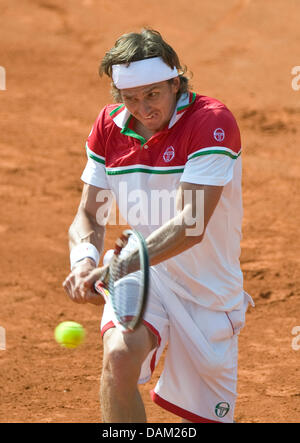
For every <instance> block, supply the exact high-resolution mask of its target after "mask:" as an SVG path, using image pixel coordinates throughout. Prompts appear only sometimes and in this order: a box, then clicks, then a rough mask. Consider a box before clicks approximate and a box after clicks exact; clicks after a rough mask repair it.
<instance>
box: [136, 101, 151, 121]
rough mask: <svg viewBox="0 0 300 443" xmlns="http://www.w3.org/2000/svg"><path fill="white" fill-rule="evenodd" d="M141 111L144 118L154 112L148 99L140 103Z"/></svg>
mask: <svg viewBox="0 0 300 443" xmlns="http://www.w3.org/2000/svg"><path fill="white" fill-rule="evenodd" d="M139 113H140V115H141V116H142V117H143V118H147V117H150V115H151V113H152V108H151V106H149V103H147V101H142V102H141V103H140V109H139Z"/></svg>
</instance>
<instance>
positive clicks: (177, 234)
mask: <svg viewBox="0 0 300 443" xmlns="http://www.w3.org/2000/svg"><path fill="white" fill-rule="evenodd" d="M222 190H223V187H222V186H208V185H196V184H192V183H186V182H181V184H180V186H179V189H178V191H177V211H178V214H177V215H176V216H175V217H174V218H173V219H171V220H170V221H169V222H167V223H165V224H164V225H163V226H161V227H160V228H159V229H157V230H156V231H154V232H153V233H152V234H151V235H150V236H149V237H148V238H147V245H148V250H149V256H150V262H151V265H152V266H153V265H156V264H158V263H161V262H163V261H165V260H168V259H170V258H172V257H174V256H175V255H178V254H180V253H182V252H184V251H186V250H187V249H189V248H191V247H193V246H195V245H196V244H197V243H200V242H201V241H202V239H203V237H204V235H205V229H206V226H207V224H208V222H209V220H210V218H211V216H212V214H213V212H214V210H215V208H216V206H217V204H218V201H219V199H220V197H221V194H222ZM202 192H203V195H204V206H203V211H201V212H200V213H199V214H197V212H199V207H198V206H197V204H198V201H197V200H199V198H200V193H202ZM187 196H189V197H190V196H191V198H187ZM199 219H201V223H199V226H200V225H201V226H202V227H203V229H201V231H200V232H197V231H198V229H197V225H198V222H200V220H199ZM193 231H194V233H193ZM194 234H196V235H194ZM134 259H135V257H133V258H132V260H133V265H134Z"/></svg>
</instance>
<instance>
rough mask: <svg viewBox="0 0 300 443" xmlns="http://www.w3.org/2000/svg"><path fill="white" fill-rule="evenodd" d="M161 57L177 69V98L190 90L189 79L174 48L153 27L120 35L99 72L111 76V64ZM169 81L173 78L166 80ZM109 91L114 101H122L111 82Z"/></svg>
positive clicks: (117, 90)
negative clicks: (178, 85)
mask: <svg viewBox="0 0 300 443" xmlns="http://www.w3.org/2000/svg"><path fill="white" fill-rule="evenodd" d="M152 57H162V59H163V60H164V62H165V63H166V64H167V65H168V66H170V68H172V69H173V68H174V66H175V67H176V68H177V69H178V72H179V79H180V88H179V91H178V93H177V99H178V98H179V97H180V95H181V94H182V93H185V92H188V91H189V90H190V84H189V79H188V78H187V77H186V76H185V75H184V74H186V72H187V68H186V67H185V66H181V64H180V61H179V58H178V55H177V54H176V52H175V51H174V49H173V48H172V47H171V46H170V45H168V43H166V42H165V41H164V40H163V38H162V36H161V35H160V33H159V32H158V31H155V30H154V29H143V30H142V31H141V33H140V34H138V33H135V32H132V33H130V34H124V35H122V36H121V37H120V38H119V39H118V40H117V41H116V43H115V45H114V47H113V48H111V49H110V51H108V52H107V53H106V54H105V56H104V57H103V60H102V62H101V64H100V68H99V74H100V76H102V75H103V74H106V75H107V76H108V77H110V78H112V65H116V64H122V63H124V64H125V63H126V64H129V63H131V62H136V61H139V60H144V59H146V58H152ZM168 81H169V82H170V83H172V82H173V79H171V80H168ZM111 86H112V89H111V93H112V96H113V97H114V99H115V101H117V102H120V101H122V97H121V94H120V90H119V89H118V88H117V87H116V86H115V85H114V83H113V82H112V83H111Z"/></svg>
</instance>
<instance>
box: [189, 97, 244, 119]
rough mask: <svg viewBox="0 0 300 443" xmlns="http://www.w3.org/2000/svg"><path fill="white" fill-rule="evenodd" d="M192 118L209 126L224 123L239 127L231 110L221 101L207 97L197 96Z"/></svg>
mask: <svg viewBox="0 0 300 443" xmlns="http://www.w3.org/2000/svg"><path fill="white" fill-rule="evenodd" d="M191 118H192V119H194V120H198V121H199V122H203V123H205V125H207V124H214V123H216V122H218V123H220V124H221V123H224V124H226V125H230V124H232V125H233V126H235V125H237V122H236V119H235V117H234V115H233V113H232V112H231V111H230V109H229V108H228V107H227V106H226V105H225V104H224V103H223V102H221V101H220V100H218V99H216V98H214V97H208V96H205V95H199V94H197V95H196V100H195V105H194V107H193V112H192V115H191Z"/></svg>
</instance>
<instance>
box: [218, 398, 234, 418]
mask: <svg viewBox="0 0 300 443" xmlns="http://www.w3.org/2000/svg"><path fill="white" fill-rule="evenodd" d="M229 410H230V405H229V403H227V402H226V401H222V402H221V403H218V404H217V406H216V407H215V414H216V416H217V417H219V418H223V417H225V415H227V414H228V412H229Z"/></svg>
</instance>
